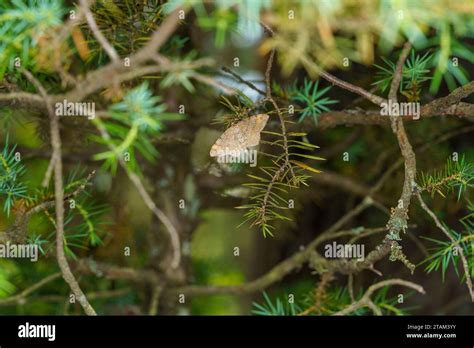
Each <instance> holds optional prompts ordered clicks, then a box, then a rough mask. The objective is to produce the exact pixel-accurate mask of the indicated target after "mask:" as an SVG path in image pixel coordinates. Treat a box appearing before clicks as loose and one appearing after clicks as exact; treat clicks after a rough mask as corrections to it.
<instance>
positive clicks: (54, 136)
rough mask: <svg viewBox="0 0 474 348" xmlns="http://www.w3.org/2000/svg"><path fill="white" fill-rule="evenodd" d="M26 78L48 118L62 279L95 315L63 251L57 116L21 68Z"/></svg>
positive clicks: (30, 76) (84, 307) (61, 191)
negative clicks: (39, 98)
mask: <svg viewBox="0 0 474 348" xmlns="http://www.w3.org/2000/svg"><path fill="white" fill-rule="evenodd" d="M23 74H24V75H25V76H26V78H27V79H28V80H29V81H30V82H31V83H32V84H33V85H34V86H35V87H36V89H37V90H38V92H39V93H40V94H41V96H42V97H43V100H44V103H45V104H46V108H47V109H48V114H49V118H50V128H51V147H52V149H53V154H52V161H53V162H54V196H55V200H56V202H55V205H56V209H55V210H56V258H57V260H58V264H59V268H60V269H61V273H62V275H63V278H64V280H65V281H66V283H68V285H69V287H70V288H71V291H72V292H73V294H74V295H75V296H76V298H77V300H78V301H79V303H80V304H81V306H82V308H83V309H84V311H85V312H86V314H87V315H97V313H96V312H95V310H94V308H92V306H91V305H90V303H89V301H88V300H87V298H86V296H85V295H84V292H83V291H82V290H81V287H80V286H79V283H78V282H77V280H76V278H75V277H74V274H73V273H72V272H71V268H70V267H69V264H68V262H67V258H66V255H65V253H64V239H65V237H64V189H63V168H62V159H61V136H60V133H59V122H58V117H57V116H56V115H55V113H54V110H53V107H52V104H51V100H50V97H49V96H48V94H47V93H46V90H45V89H44V88H43V86H42V85H41V84H40V82H39V81H38V80H37V79H36V78H35V77H34V76H33V75H32V74H31V73H30V72H29V71H27V70H23Z"/></svg>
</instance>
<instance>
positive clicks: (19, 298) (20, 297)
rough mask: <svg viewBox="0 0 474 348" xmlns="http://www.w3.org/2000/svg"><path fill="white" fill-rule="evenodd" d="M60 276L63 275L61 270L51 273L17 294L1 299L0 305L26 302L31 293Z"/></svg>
mask: <svg viewBox="0 0 474 348" xmlns="http://www.w3.org/2000/svg"><path fill="white" fill-rule="evenodd" d="M60 277H61V272H57V273H54V274H51V275H49V276H47V277H46V278H43V279H41V280H40V281H39V282H37V283H35V284H34V285H32V286H30V287H29V288H27V289H25V290H23V291H22V292H20V293H18V294H16V295H13V296H10V297H6V298H2V299H0V306H3V305H9V304H22V303H24V302H26V298H27V297H28V296H29V295H30V294H31V293H33V292H34V291H36V290H38V289H40V288H42V287H43V286H45V285H46V284H48V283H51V282H52V281H53V280H56V279H58V278H60Z"/></svg>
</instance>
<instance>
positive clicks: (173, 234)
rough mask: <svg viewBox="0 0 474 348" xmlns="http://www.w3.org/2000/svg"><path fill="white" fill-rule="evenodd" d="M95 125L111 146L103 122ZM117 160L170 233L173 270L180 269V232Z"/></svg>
mask: <svg viewBox="0 0 474 348" xmlns="http://www.w3.org/2000/svg"><path fill="white" fill-rule="evenodd" d="M95 125H96V126H97V129H98V130H99V133H100V135H101V136H102V138H103V139H104V140H106V141H107V143H108V144H111V137H110V134H109V133H108V132H107V129H106V128H105V127H104V125H103V124H102V122H100V121H97V122H95ZM109 148H110V149H111V150H112V151H115V148H114V147H113V146H112V145H110V146H109ZM117 160H118V161H119V163H120V166H121V167H122V168H123V169H124V170H125V172H126V173H127V176H128V178H129V179H130V181H131V182H132V183H133V184H134V185H135V188H136V189H137V191H138V193H139V194H140V197H142V199H143V201H144V202H145V204H146V205H147V207H148V208H149V209H150V210H151V211H152V213H153V214H154V215H155V216H156V217H157V218H158V220H159V221H161V223H162V224H163V225H164V226H165V228H166V230H167V232H168V235H169V237H170V242H171V246H172V250H173V257H172V260H171V270H174V269H176V268H178V266H179V264H180V262H181V242H180V239H179V233H178V231H177V230H176V228H175V227H174V225H173V223H172V222H171V220H170V219H169V218H168V217H167V216H166V214H165V213H164V212H163V211H162V210H161V209H160V208H158V207H157V206H156V204H155V202H154V201H153V199H152V198H151V197H150V195H149V194H148V192H147V190H146V189H145V186H144V185H143V183H142V181H141V180H140V177H139V176H138V175H137V174H135V173H134V172H132V171H131V170H130V169H129V168H128V167H127V164H126V163H125V161H124V159H123V158H121V157H119V158H118V159H117Z"/></svg>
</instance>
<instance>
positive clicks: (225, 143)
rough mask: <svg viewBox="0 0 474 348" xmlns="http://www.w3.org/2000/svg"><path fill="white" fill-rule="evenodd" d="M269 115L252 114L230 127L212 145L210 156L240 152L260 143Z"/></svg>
mask: <svg viewBox="0 0 474 348" xmlns="http://www.w3.org/2000/svg"><path fill="white" fill-rule="evenodd" d="M268 118H269V116H268V115H267V114H259V115H255V116H251V117H249V118H247V119H245V120H243V121H240V122H239V123H237V124H235V125H233V126H231V127H229V128H228V129H227V130H226V131H225V132H224V133H223V134H222V135H221V136H220V137H219V139H217V140H216V142H215V143H214V145H212V147H211V151H210V153H209V154H210V156H211V157H217V156H220V155H222V154H223V153H226V152H229V151H231V152H233V153H240V152H242V151H244V150H245V149H247V148H249V147H252V146H257V145H258V144H259V143H260V133H261V132H262V131H263V129H264V128H265V126H266V124H267V121H268Z"/></svg>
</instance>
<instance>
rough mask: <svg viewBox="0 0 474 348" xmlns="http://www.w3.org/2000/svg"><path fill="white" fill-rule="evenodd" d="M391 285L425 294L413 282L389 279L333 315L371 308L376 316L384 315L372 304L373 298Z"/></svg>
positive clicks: (369, 289)
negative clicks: (379, 290) (374, 294)
mask: <svg viewBox="0 0 474 348" xmlns="http://www.w3.org/2000/svg"><path fill="white" fill-rule="evenodd" d="M390 285H401V286H405V287H407V288H411V289H413V290H416V291H418V292H419V293H420V294H425V290H424V289H423V287H422V286H421V285H418V284H415V283H413V282H409V281H407V280H403V279H389V280H383V281H381V282H378V283H376V284H373V285H371V286H369V288H368V289H367V290H366V292H365V293H364V295H363V296H362V297H361V298H360V300H358V301H356V302H353V303H351V304H350V305H349V306H347V307H346V308H344V309H343V310H340V311H339V312H336V313H334V314H333V315H338V316H339V315H348V314H350V313H352V312H355V311H357V310H358V309H360V308H363V307H369V308H370V309H371V310H372V311H373V312H374V314H376V315H381V314H382V313H381V312H380V309H379V308H377V307H376V305H375V304H374V303H373V302H372V300H371V296H372V295H373V293H374V292H375V291H377V290H378V289H380V288H383V287H385V286H390Z"/></svg>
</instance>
